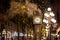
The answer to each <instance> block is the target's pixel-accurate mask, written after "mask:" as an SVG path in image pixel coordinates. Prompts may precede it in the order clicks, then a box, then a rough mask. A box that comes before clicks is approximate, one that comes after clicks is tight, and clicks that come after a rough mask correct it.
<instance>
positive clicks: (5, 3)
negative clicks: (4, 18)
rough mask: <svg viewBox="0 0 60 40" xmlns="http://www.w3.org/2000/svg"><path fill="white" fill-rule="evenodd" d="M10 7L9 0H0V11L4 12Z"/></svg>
mask: <svg viewBox="0 0 60 40" xmlns="http://www.w3.org/2000/svg"><path fill="white" fill-rule="evenodd" d="M9 8H10V0H0V12H6V11H7V10H8V9H9Z"/></svg>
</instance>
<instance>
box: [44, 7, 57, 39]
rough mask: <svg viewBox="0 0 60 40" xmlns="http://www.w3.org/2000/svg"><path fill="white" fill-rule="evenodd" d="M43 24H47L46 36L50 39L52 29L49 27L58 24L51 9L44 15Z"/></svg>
mask: <svg viewBox="0 0 60 40" xmlns="http://www.w3.org/2000/svg"><path fill="white" fill-rule="evenodd" d="M43 22H44V23H46V24H47V26H46V35H47V36H46V37H48V34H49V33H48V32H49V31H50V30H51V27H49V26H51V22H53V23H56V19H55V14H54V13H53V12H52V10H51V8H50V7H49V8H47V10H46V13H44V19H43ZM48 29H50V30H48ZM50 32H51V31H50ZM50 34H51V33H50ZM50 39H51V38H50Z"/></svg>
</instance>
